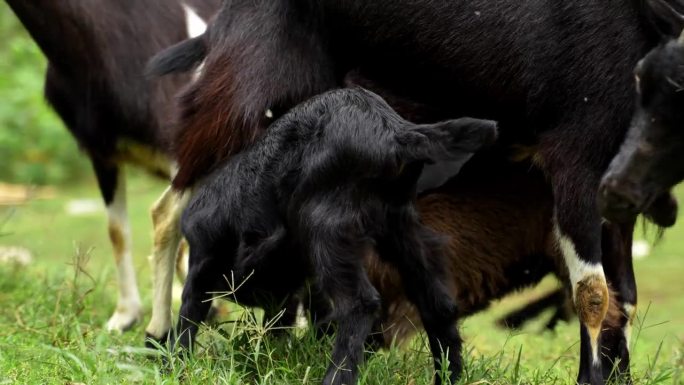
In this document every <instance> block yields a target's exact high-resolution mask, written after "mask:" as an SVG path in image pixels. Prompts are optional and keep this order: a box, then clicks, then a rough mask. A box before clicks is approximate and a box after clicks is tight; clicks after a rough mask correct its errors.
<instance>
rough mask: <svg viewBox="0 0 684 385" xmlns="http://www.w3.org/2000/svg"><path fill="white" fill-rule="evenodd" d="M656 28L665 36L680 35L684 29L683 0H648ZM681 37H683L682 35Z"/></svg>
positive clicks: (669, 37) (668, 37)
mask: <svg viewBox="0 0 684 385" xmlns="http://www.w3.org/2000/svg"><path fill="white" fill-rule="evenodd" d="M647 6H648V7H650V10H651V12H652V13H653V17H654V18H655V20H654V21H655V24H656V28H657V29H658V30H659V31H660V32H661V33H662V34H663V37H664V38H667V39H671V38H673V37H676V36H679V35H680V33H682V29H684V2H682V1H681V0H647ZM680 39H681V37H680Z"/></svg>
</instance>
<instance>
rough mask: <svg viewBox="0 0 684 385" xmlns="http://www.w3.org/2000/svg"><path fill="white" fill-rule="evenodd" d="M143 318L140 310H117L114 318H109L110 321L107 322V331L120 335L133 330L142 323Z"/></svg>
mask: <svg viewBox="0 0 684 385" xmlns="http://www.w3.org/2000/svg"><path fill="white" fill-rule="evenodd" d="M141 317H142V311H141V310H139V309H137V310H128V311H120V310H117V311H116V312H115V313H114V314H113V315H112V317H111V318H109V321H107V330H108V331H110V332H119V333H122V332H125V331H128V330H131V329H132V328H133V326H135V325H136V324H137V323H138V322H140V319H141Z"/></svg>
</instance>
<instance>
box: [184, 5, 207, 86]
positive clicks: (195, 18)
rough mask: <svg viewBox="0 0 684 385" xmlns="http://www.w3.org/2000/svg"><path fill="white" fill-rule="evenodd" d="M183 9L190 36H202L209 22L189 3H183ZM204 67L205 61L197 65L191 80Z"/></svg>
mask: <svg viewBox="0 0 684 385" xmlns="http://www.w3.org/2000/svg"><path fill="white" fill-rule="evenodd" d="M183 10H184V11H185V26H186V28H187V29H188V37H189V38H193V37H197V36H200V35H201V34H203V33H204V32H206V30H207V22H206V21H204V20H203V19H202V18H201V17H200V15H198V14H197V12H196V11H195V10H194V9H192V7H190V6H189V5H187V4H183ZM203 68H204V61H202V63H200V65H198V66H197V68H196V69H195V71H194V73H193V74H192V79H191V82H192V83H194V82H196V81H197V79H198V78H199V77H200V75H201V74H202V69H203Z"/></svg>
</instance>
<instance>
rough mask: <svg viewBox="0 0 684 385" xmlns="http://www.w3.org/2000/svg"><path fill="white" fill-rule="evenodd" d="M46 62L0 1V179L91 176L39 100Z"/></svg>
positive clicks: (32, 180) (60, 180)
mask: <svg viewBox="0 0 684 385" xmlns="http://www.w3.org/2000/svg"><path fill="white" fill-rule="evenodd" d="M45 68H46V62H45V58H44V57H43V56H42V54H41V52H40V50H39V49H38V47H36V45H35V44H34V43H33V41H32V40H31V38H30V37H29V35H28V34H27V33H26V31H25V30H24V28H23V27H22V26H21V24H20V23H19V21H18V20H17V19H16V17H15V16H14V14H13V13H12V11H11V10H10V9H9V7H8V6H7V4H6V3H5V2H4V1H3V2H0V162H1V164H2V166H1V167H0V181H2V182H6V183H7V182H9V183H22V184H36V185H45V184H63V183H69V182H74V181H77V180H79V179H82V178H83V177H85V176H89V175H91V174H92V171H91V167H90V164H89V162H88V161H87V159H86V158H85V157H84V156H83V154H81V152H80V151H78V146H77V145H76V142H75V141H74V140H73V138H72V137H71V135H70V134H69V133H68V132H67V130H66V129H65V128H64V126H63V124H62V122H61V121H60V120H59V118H57V116H56V115H55V114H54V112H52V110H51V109H50V107H49V106H47V104H46V103H45V101H44V98H43V80H44V74H45Z"/></svg>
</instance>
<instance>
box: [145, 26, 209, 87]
mask: <svg viewBox="0 0 684 385" xmlns="http://www.w3.org/2000/svg"><path fill="white" fill-rule="evenodd" d="M206 55H207V45H206V42H205V41H204V35H199V36H197V37H194V38H192V39H187V40H184V41H182V42H180V43H178V44H175V45H172V46H171V47H169V48H166V49H165V50H163V51H161V52H159V53H158V54H156V55H154V57H152V59H150V61H149V62H148V63H147V66H146V68H145V74H146V75H147V76H148V77H158V76H164V75H168V74H172V73H178V72H187V71H190V70H191V69H193V68H195V67H196V66H197V65H198V64H199V62H201V61H202V60H204V58H205V56H206Z"/></svg>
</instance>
